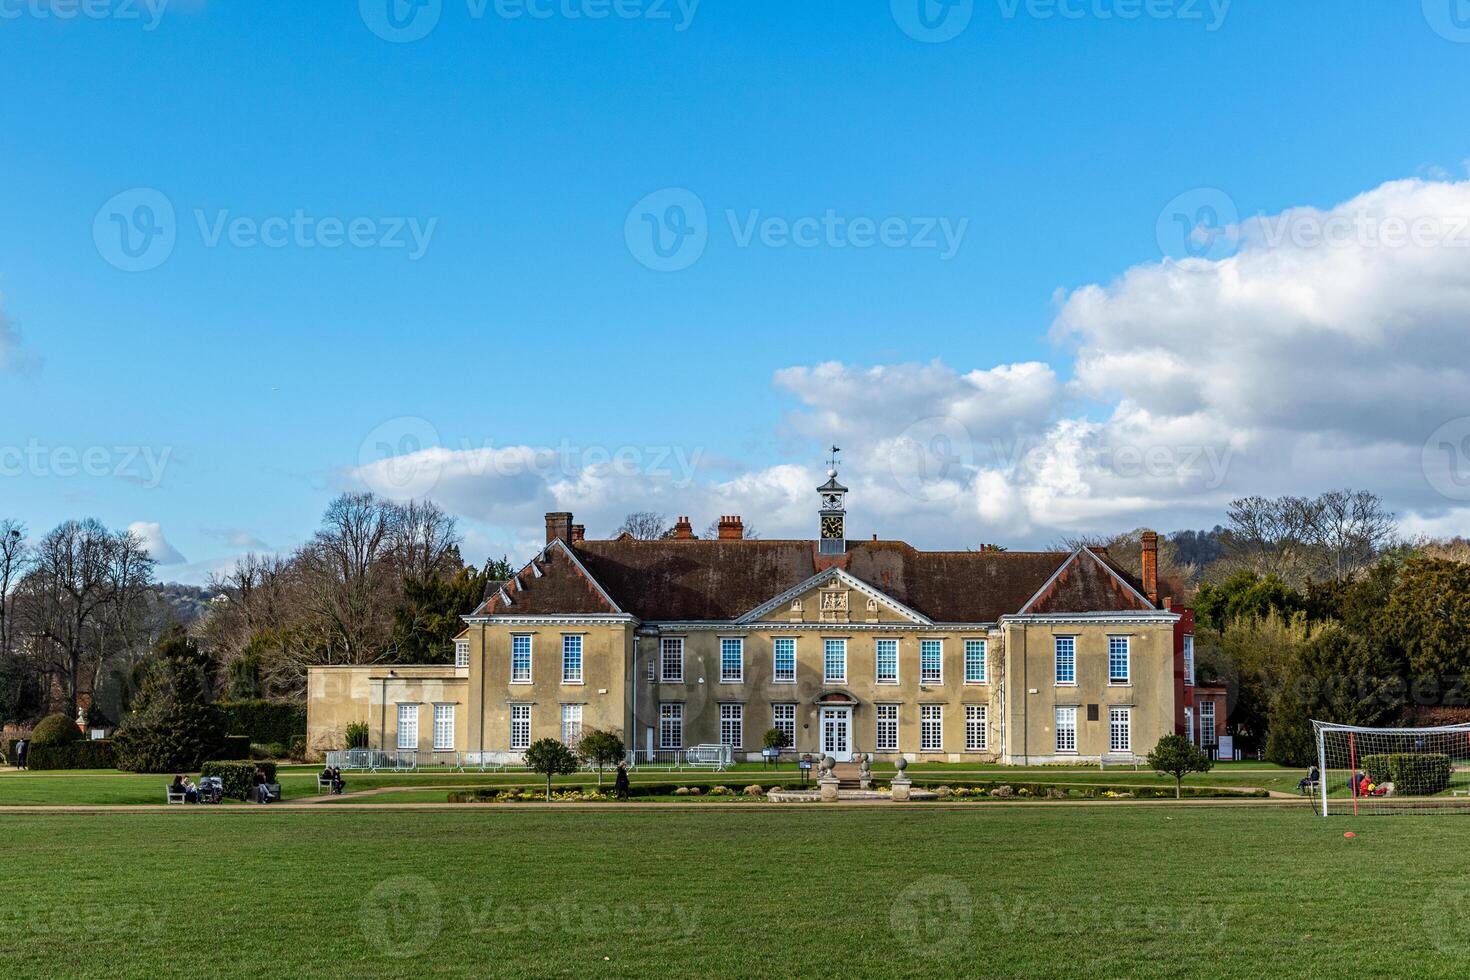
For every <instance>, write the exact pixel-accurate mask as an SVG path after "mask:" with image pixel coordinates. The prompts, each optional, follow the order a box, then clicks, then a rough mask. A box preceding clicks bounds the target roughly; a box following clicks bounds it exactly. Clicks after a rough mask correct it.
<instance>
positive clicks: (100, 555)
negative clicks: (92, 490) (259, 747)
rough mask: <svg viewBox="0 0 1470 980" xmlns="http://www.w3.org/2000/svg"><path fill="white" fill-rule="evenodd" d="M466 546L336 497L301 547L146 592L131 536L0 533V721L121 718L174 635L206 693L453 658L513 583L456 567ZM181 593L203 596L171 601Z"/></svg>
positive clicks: (91, 530)
mask: <svg viewBox="0 0 1470 980" xmlns="http://www.w3.org/2000/svg"><path fill="white" fill-rule="evenodd" d="M461 542H462V538H461V536H460V533H459V530H458V526H457V523H456V521H455V520H454V518H453V517H451V516H449V515H447V514H445V513H444V512H443V511H442V510H441V509H440V508H439V507H437V506H436V505H434V504H433V503H430V502H426V501H411V502H408V503H398V502H394V501H387V500H383V499H381V498H378V497H375V496H374V495H372V494H367V493H356V494H343V495H342V496H340V497H338V498H337V499H336V500H334V501H332V502H331V504H330V505H329V506H328V507H327V510H326V512H325V513H324V515H323V517H322V522H321V525H320V526H319V528H318V529H317V531H316V533H315V534H314V535H313V536H312V538H311V539H310V541H308V542H307V543H306V544H305V545H303V546H302V547H300V548H297V549H296V550H295V551H293V552H291V553H289V554H253V553H252V554H247V555H245V556H244V557H242V558H241V559H239V560H238V561H237V562H236V564H235V566H234V567H233V568H232V569H231V570H230V571H229V572H227V573H225V574H223V575H219V576H216V577H214V578H213V579H212V580H211V581H210V583H209V586H208V588H207V589H206V590H189V588H188V587H180V586H163V585H160V584H159V583H157V582H156V580H155V575H156V563H155V562H154V560H153V559H152V557H151V556H149V554H148V552H147V550H146V548H145V547H144V546H143V543H142V541H141V539H140V538H139V537H138V536H137V535H136V534H132V533H130V532H127V531H113V530H110V529H108V528H106V527H105V526H103V525H102V524H101V523H100V522H98V521H95V520H90V519H89V520H82V521H67V522H64V523H62V524H61V525H59V526H57V527H56V528H55V529H54V530H52V531H51V532H49V533H48V534H46V535H44V536H42V537H40V538H35V539H33V538H32V537H31V536H30V535H29V534H28V533H27V530H26V528H25V527H24V525H22V524H21V523H20V522H19V521H17V520H14V519H7V520H3V521H0V722H8V721H15V720H24V719H28V718H33V717H36V716H38V715H40V714H43V713H45V712H47V711H54V710H64V711H66V712H67V713H68V715H69V716H75V715H76V713H77V711H78V709H79V708H80V707H87V708H88V709H89V711H90V712H91V713H92V714H93V715H94V716H96V717H99V718H102V719H105V720H108V721H112V722H117V721H119V720H121V718H122V716H123V715H124V714H125V713H126V712H127V710H128V709H129V706H130V704H131V702H132V699H133V698H134V696H135V695H136V694H137V692H138V690H139V688H140V687H142V686H143V685H144V684H145V682H146V681H147V680H148V678H149V676H150V669H151V667H152V666H153V661H154V660H157V659H159V657H160V654H158V653H157V652H156V648H157V647H158V646H159V644H160V642H161V641H162V640H163V639H164V638H165V636H166V635H167V634H168V633H169V631H170V626H173V625H182V626H186V627H188V630H189V633H190V634H191V635H192V637H193V638H194V639H195V640H196V641H197V643H198V646H199V649H200V651H201V656H203V657H204V658H205V660H206V662H207V666H205V667H204V672H205V675H206V677H207V681H208V688H209V693H210V696H228V697H232V698H256V697H261V698H291V699H299V698H301V697H302V696H304V693H305V680H306V668H307V667H309V666H312V665H314V664H372V663H382V662H388V661H391V662H394V663H409V664H422V663H446V662H451V661H452V658H453V643H452V639H453V637H454V636H455V634H457V633H458V632H459V631H460V630H461V629H462V628H463V625H462V623H461V622H460V619H459V617H460V616H461V615H463V614H464V613H465V612H467V611H469V610H471V609H473V608H475V607H476V606H477V605H478V604H479V603H480V602H481V600H482V599H483V597H484V594H485V591H486V588H487V586H488V584H489V583H490V582H492V581H495V582H498V581H501V580H504V579H505V578H508V577H509V574H510V568H509V564H508V562H507V561H506V560H505V559H503V558H502V559H501V560H500V561H490V562H486V564H485V565H484V566H483V567H480V568H476V567H475V566H473V565H467V564H465V562H464V561H463V559H462V557H461V555H460V544H461ZM191 591H192V592H194V593H196V594H197V595H198V596H200V597H202V596H207V597H208V600H207V601H203V602H198V603H193V602H188V601H185V602H181V601H180V593H181V592H183V593H189V592H191ZM186 598H194V597H193V596H186ZM191 606H202V607H203V608H204V609H205V612H204V614H203V615H202V616H199V617H198V618H194V617H193V615H192V613H193V609H191V608H190V607H191Z"/></svg>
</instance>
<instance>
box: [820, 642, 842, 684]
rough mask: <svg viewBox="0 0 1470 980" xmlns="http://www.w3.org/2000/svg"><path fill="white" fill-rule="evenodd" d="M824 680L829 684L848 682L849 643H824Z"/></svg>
mask: <svg viewBox="0 0 1470 980" xmlns="http://www.w3.org/2000/svg"><path fill="white" fill-rule="evenodd" d="M822 680H824V681H826V682H827V683H829V684H830V683H834V682H836V683H845V682H846V681H847V641H846V640H823V641H822Z"/></svg>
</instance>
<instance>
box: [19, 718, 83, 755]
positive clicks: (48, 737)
mask: <svg viewBox="0 0 1470 980" xmlns="http://www.w3.org/2000/svg"><path fill="white" fill-rule="evenodd" d="M81 738H82V732H81V730H80V729H79V728H77V723H76V722H75V721H73V720H72V719H70V718H68V717H67V716H66V715H63V714H54V715H47V716H46V717H45V718H44V719H43V720H42V721H41V723H40V724H39V725H37V726H36V728H35V731H33V732H31V748H33V749H36V748H40V747H41V746H43V745H67V744H69V743H71V742H78V741H81Z"/></svg>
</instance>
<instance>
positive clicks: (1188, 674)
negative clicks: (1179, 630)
mask: <svg viewBox="0 0 1470 980" xmlns="http://www.w3.org/2000/svg"><path fill="white" fill-rule="evenodd" d="M1184 686H1185V687H1193V686H1194V635H1193V634H1192V633H1186V634H1185V635H1184Z"/></svg>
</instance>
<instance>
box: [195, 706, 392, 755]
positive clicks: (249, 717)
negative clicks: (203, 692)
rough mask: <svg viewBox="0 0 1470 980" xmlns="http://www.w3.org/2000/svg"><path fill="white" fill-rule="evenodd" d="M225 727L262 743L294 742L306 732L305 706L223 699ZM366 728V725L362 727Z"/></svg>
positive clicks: (286, 743) (221, 707) (287, 743)
mask: <svg viewBox="0 0 1470 980" xmlns="http://www.w3.org/2000/svg"><path fill="white" fill-rule="evenodd" d="M219 709H220V711H222V712H223V713H224V716H225V730H226V731H230V732H238V733H239V734H241V735H246V736H248V737H249V738H250V741H252V742H256V743H259V744H261V745H270V744H271V743H273V742H279V743H281V744H282V745H289V744H291V739H293V738H295V737H296V736H297V735H300V736H302V737H305V735H306V706H305V705H302V704H297V703H295V702H294V701H266V700H263V699H260V698H256V699H254V700H250V701H221V702H219ZM363 727H364V728H366V727H367V726H365V725H364V726H363Z"/></svg>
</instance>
